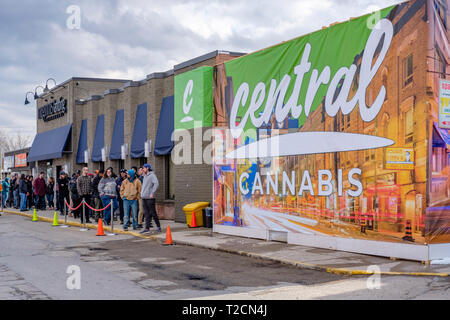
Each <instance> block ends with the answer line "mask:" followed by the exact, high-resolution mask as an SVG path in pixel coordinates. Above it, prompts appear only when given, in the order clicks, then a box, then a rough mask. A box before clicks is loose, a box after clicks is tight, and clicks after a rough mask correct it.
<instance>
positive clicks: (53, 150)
mask: <svg viewBox="0 0 450 320" xmlns="http://www.w3.org/2000/svg"><path fill="white" fill-rule="evenodd" d="M71 128H72V125H71V124H68V125H66V126H64V127H60V128H57V129H53V130H49V131H46V132H42V133H38V134H37V135H36V136H35V137H34V140H33V144H32V145H31V149H30V152H29V153H28V160H27V161H28V162H32V161H39V160H50V159H57V158H61V157H62V154H63V151H64V148H65V146H66V143H67V138H68V137H69V133H70V129H71Z"/></svg>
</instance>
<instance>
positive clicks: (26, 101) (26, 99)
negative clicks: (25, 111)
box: [24, 91, 34, 105]
mask: <svg viewBox="0 0 450 320" xmlns="http://www.w3.org/2000/svg"><path fill="white" fill-rule="evenodd" d="M29 93H31V94H32V95H33V97H34V93H33V92H31V91H28V92H27V93H26V94H25V102H24V105H27V104H30V101H28V98H27V96H28V94H29Z"/></svg>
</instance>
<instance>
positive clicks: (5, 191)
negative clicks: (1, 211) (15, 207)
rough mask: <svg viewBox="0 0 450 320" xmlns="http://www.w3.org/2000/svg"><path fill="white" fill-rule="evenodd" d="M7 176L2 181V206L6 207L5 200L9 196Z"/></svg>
mask: <svg viewBox="0 0 450 320" xmlns="http://www.w3.org/2000/svg"><path fill="white" fill-rule="evenodd" d="M9 187H10V185H9V178H8V177H6V178H5V180H3V182H2V206H3V208H6V201H8V197H9Z"/></svg>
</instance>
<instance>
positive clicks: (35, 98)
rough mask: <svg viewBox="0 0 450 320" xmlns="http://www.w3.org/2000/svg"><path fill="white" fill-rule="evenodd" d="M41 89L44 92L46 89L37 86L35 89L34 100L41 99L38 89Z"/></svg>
mask: <svg viewBox="0 0 450 320" xmlns="http://www.w3.org/2000/svg"><path fill="white" fill-rule="evenodd" d="M39 88H42V90H44V87H43V86H37V87H36V88H35V89H34V100H37V99H39V95H38V94H37V89H39Z"/></svg>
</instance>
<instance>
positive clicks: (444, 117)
mask: <svg viewBox="0 0 450 320" xmlns="http://www.w3.org/2000/svg"><path fill="white" fill-rule="evenodd" d="M449 102H450V81H447V80H443V79H440V80H439V127H440V128H444V129H450V104H449Z"/></svg>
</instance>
